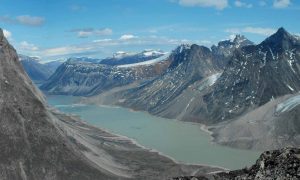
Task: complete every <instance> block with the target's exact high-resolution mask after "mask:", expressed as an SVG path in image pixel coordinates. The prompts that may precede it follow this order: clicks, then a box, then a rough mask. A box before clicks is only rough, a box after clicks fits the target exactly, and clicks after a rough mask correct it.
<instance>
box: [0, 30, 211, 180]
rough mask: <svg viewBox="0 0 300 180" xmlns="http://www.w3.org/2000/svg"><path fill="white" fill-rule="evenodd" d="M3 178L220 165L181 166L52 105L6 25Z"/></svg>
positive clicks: (0, 128)
mask: <svg viewBox="0 0 300 180" xmlns="http://www.w3.org/2000/svg"><path fill="white" fill-rule="evenodd" d="M0 92H1V93H0V114H1V119H0V151H1V153H0V159H1V161H0V174H1V179H4V180H10V179H20V180H21V179H22V180H26V179H30V180H31V179H32V180H35V179H36V180H40V179H45V180H54V179H55V180H57V179H61V180H68V179H72V180H74V179H75V180H76V179H80V180H84V179H105V180H108V179H166V178H168V177H170V176H176V175H179V174H186V175H188V174H193V173H196V172H198V173H201V172H202V173H203V172H210V171H212V170H215V169H214V168H207V167H203V166H185V165H179V164H177V163H175V162H174V161H172V160H170V159H168V158H166V157H163V156H161V155H159V154H158V153H155V152H150V151H148V150H145V149H142V148H140V147H138V146H136V145H135V144H134V143H133V142H132V141H130V140H128V139H126V138H123V137H119V136H115V135H112V134H109V133H107V132H105V131H103V130H100V129H98V128H94V127H91V126H89V125H87V124H85V123H83V122H81V121H79V120H77V119H76V118H73V117H68V116H66V115H63V114H60V113H59V112H56V111H55V110H53V109H49V107H47V105H46V104H45V102H44V99H43V96H42V94H41V93H40V92H39V91H38V90H37V89H36V88H35V86H34V85H33V83H32V82H31V81H30V79H29V77H28V76H27V75H26V73H25V71H24V70H23V68H22V65H21V63H20V62H19V60H18V56H17V53H16V51H15V50H14V48H13V47H12V46H11V45H10V44H9V43H8V42H7V40H6V39H5V38H4V35H3V32H2V30H1V29H0Z"/></svg>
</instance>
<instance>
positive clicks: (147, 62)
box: [117, 53, 170, 68]
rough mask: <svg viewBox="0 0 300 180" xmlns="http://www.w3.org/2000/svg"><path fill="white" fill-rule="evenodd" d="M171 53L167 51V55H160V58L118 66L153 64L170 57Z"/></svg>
mask: <svg viewBox="0 0 300 180" xmlns="http://www.w3.org/2000/svg"><path fill="white" fill-rule="evenodd" d="M169 55H170V53H165V55H163V56H160V57H159V58H155V59H151V60H148V61H143V62H139V63H134V64H124V65H119V66H117V67H118V68H128V67H134V66H144V65H151V64H154V63H157V62H160V61H163V60H166V59H167V58H168V57H169Z"/></svg>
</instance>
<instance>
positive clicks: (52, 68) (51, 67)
mask: <svg viewBox="0 0 300 180" xmlns="http://www.w3.org/2000/svg"><path fill="white" fill-rule="evenodd" d="M62 63H64V60H56V61H50V62H47V63H45V64H44V65H45V66H46V68H47V69H49V71H51V72H52V73H51V75H52V74H53V73H54V72H55V71H56V69H57V68H58V67H59V66H60V65H61V64H62Z"/></svg>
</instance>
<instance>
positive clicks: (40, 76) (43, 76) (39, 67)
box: [18, 54, 62, 83]
mask: <svg viewBox="0 0 300 180" xmlns="http://www.w3.org/2000/svg"><path fill="white" fill-rule="evenodd" d="M18 56H19V60H20V62H21V64H22V66H23V67H24V69H25V71H26V73H27V74H28V76H29V77H30V79H31V80H33V81H34V82H36V83H42V82H44V81H46V80H47V79H48V78H49V77H50V76H51V75H52V74H53V73H54V72H55V70H56V69H57V68H58V66H60V65H61V64H62V61H51V62H48V63H41V61H40V59H39V58H37V57H30V56H25V55H22V54H19V55H18Z"/></svg>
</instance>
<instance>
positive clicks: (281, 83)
mask: <svg viewBox="0 0 300 180" xmlns="http://www.w3.org/2000/svg"><path fill="white" fill-rule="evenodd" d="M299 79H300V41H299V39H297V38H296V37H295V36H293V35H291V34H289V33H288V32H287V31H286V30H285V29H283V28H280V29H279V30H278V31H277V32H276V33H275V34H273V35H272V36H270V37H269V38H267V39H266V40H265V41H263V42H262V43H260V44H259V45H253V46H246V47H243V48H241V49H239V50H236V51H235V52H234V54H233V57H232V58H231V60H230V61H229V64H228V65H227V67H226V69H225V70H224V73H223V74H222V76H221V77H220V78H219V79H218V81H217V82H216V84H215V85H214V87H213V88H212V91H211V92H210V93H208V94H207V95H205V96H204V101H205V103H206V106H205V108H203V109H202V110H200V111H201V112H202V114H207V115H206V116H205V118H206V119H207V121H208V122H210V123H216V122H220V121H224V120H228V119H233V118H235V117H238V116H240V115H241V114H244V113H245V112H247V111H249V110H253V109H254V108H256V107H259V106H261V105H263V104H265V103H267V102H269V101H270V100H272V99H274V98H277V97H280V96H284V95H287V94H293V93H296V92H298V91H299V90H300V81H299Z"/></svg>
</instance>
